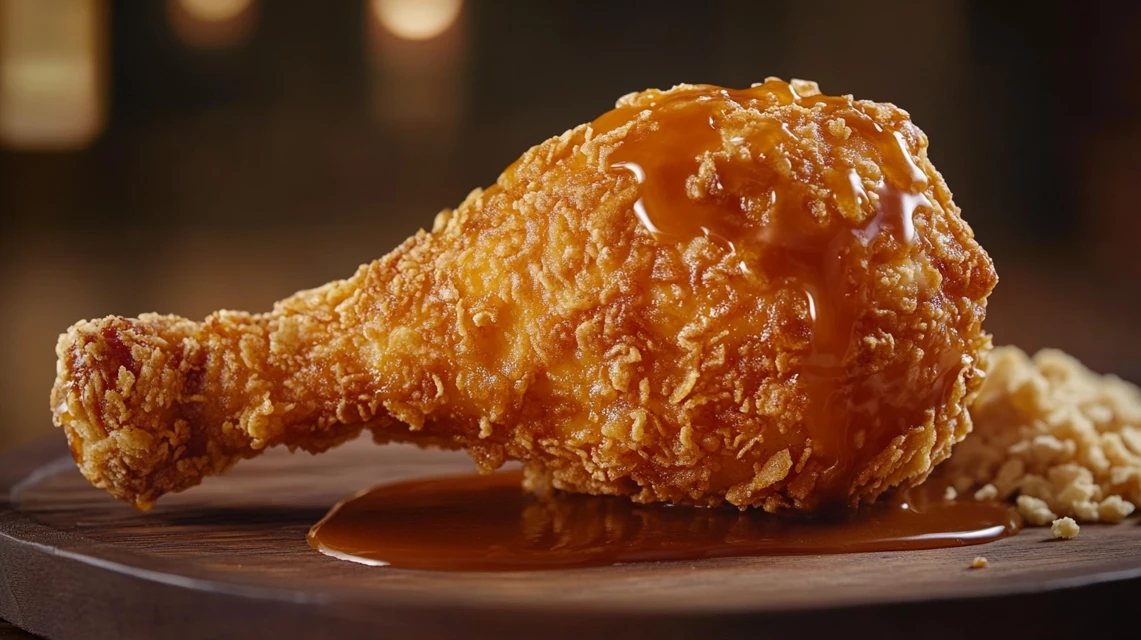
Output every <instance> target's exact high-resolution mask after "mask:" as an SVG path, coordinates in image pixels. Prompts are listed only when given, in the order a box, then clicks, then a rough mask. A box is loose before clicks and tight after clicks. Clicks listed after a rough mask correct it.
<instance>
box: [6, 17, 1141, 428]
mask: <svg viewBox="0 0 1141 640" xmlns="http://www.w3.org/2000/svg"><path fill="white" fill-rule="evenodd" d="M405 2H407V0H405ZM412 2H413V3H414V4H416V0H412ZM454 3H455V0H453V1H452V2H449V1H448V0H431V1H428V2H426V4H425V2H424V0H420V3H419V4H420V5H421V6H420V10H431V9H433V8H435V10H436V11H437V12H439V13H440V15H444V14H446V13H447V9H448V6H449V5H451V4H454ZM247 5H248V6H247ZM382 5H386V3H385V1H384V0H375V1H365V0H345V1H338V2H315V1H314V2H299V1H289V2H285V1H281V2H277V1H275V2H269V1H266V0H252V1H251V0H169V1H167V2H149V3H135V2H132V3H128V2H100V1H99V0H42V1H41V0H0V70H8V71H12V70H15V71H13V72H12V73H10V74H8V75H3V74H0V76H3V77H4V78H6V80H4V81H3V82H0V446H7V445H11V444H14V443H16V442H19V441H23V440H26V439H28V438H31V437H34V436H36V435H39V434H43V433H46V432H50V416H49V411H48V406H47V404H48V402H47V392H48V389H49V387H50V384H51V380H52V376H53V375H54V354H53V347H54V343H55V338H56V336H57V335H58V334H59V333H60V332H61V331H63V330H64V329H65V328H66V327H67V326H68V325H69V324H71V323H72V322H74V321H75V320H78V319H80V318H85V317H93V316H100V315H106V314H112V313H114V314H120V315H135V314H138V313H140V312H144V311H161V312H170V313H178V314H182V315H187V316H191V317H201V316H204V315H206V314H207V313H209V312H210V311H212V310H214V309H217V308H241V309H249V310H252V311H260V310H266V309H268V308H269V307H270V305H271V304H272V303H273V301H274V300H276V299H278V298H281V297H283V296H286V295H288V294H290V293H292V292H293V291H295V290H297V289H301V288H308V287H311V286H316V285H318V284H321V283H323V282H325V281H327V280H330V279H334V278H338V277H345V276H347V275H349V274H351V273H352V271H353V270H354V269H355V267H356V266H357V265H358V264H360V263H363V262H367V261H370V260H372V259H375V258H377V257H379V256H381V255H382V254H384V253H385V252H386V251H388V250H389V249H390V248H392V247H393V246H395V245H396V244H397V243H398V242H400V241H401V240H402V239H403V238H404V237H406V236H407V235H409V234H411V233H413V232H415V231H416V229H418V228H420V227H422V226H429V225H430V224H431V220H432V217H433V215H434V214H435V213H436V212H437V211H438V210H439V209H441V208H443V207H448V206H453V205H455V204H457V203H458V202H459V201H460V200H461V199H462V198H463V197H464V195H465V194H466V193H467V192H468V191H469V190H470V189H472V188H473V187H476V186H482V185H486V184H488V183H490V182H492V181H493V180H494V179H495V177H496V175H497V174H498V172H499V171H500V170H501V169H502V168H503V167H505V166H506V165H507V164H509V163H510V162H511V161H512V160H513V159H514V158H515V157H516V156H518V155H519V154H520V153H521V152H522V151H523V150H525V149H526V148H527V147H528V146H530V145H532V144H535V143H537V142H539V141H541V140H543V139H544V138H546V137H549V136H551V135H555V134H558V133H560V132H562V131H563V130H564V129H566V128H569V127H571V126H574V125H575V124H578V123H580V122H584V121H587V120H590V119H592V118H593V117H594V116H596V115H597V114H599V113H601V112H602V111H604V110H606V109H607V108H609V107H610V106H611V105H612V104H613V102H614V100H615V99H616V98H617V97H619V96H620V95H622V94H624V93H627V92H630V91H633V90H638V89H643V88H646V87H651V86H657V87H667V86H670V85H673V84H676V83H679V82H707V83H715V84H723V85H731V86H747V85H748V84H749V83H750V82H754V81H760V80H762V79H764V77H766V76H770V75H775V76H780V77H783V78H786V79H787V78H790V77H798V78H808V79H812V80H816V81H818V82H819V83H820V84H821V87H822V88H823V89H824V90H825V91H826V92H828V93H853V94H855V95H856V96H857V97H861V98H870V99H875V100H880V101H889V102H895V103H897V104H899V105H900V106H902V107H903V108H905V109H907V110H908V111H909V112H910V113H911V114H912V116H913V119H914V120H915V121H916V123H918V124H919V126H920V127H921V128H923V129H924V130H925V131H926V132H927V134H928V135H929V137H930V139H931V151H930V153H931V157H932V158H933V160H934V162H935V164H936V166H938V167H939V169H940V170H941V171H942V172H943V174H944V176H945V177H946V178H947V180H948V182H949V184H950V185H951V188H952V189H953V190H954V192H955V198H956V201H957V203H958V204H959V205H960V206H961V207H962V209H963V212H964V215H965V217H966V218H967V219H968V220H969V221H970V223H971V225H972V226H973V227H974V229H975V231H976V233H977V235H978V237H979V239H980V241H981V242H982V243H983V245H984V246H985V247H986V248H987V249H988V250H989V251H990V253H991V255H992V256H993V257H994V260H995V262H996V265H997V267H998V271H999V275H1000V278H1001V283H1000V285H999V288H998V290H997V292H996V293H995V295H994V296H993V298H992V301H991V305H990V319H989V321H988V324H989V326H990V328H991V331H992V332H993V333H994V334H995V336H996V340H997V341H998V342H1013V343H1016V344H1019V345H1020V346H1023V347H1024V348H1026V349H1029V350H1034V349H1037V348H1040V347H1042V346H1048V345H1052V346H1058V347H1062V348H1065V349H1067V350H1069V351H1071V352H1072V353H1074V354H1075V355H1077V356H1079V357H1081V358H1082V359H1084V360H1085V361H1087V362H1088V363H1089V364H1090V365H1091V366H1093V367H1095V368H1097V369H1101V370H1104V371H1114V372H1117V373H1119V374H1121V375H1123V376H1125V377H1129V378H1132V379H1135V380H1136V379H1141V322H1139V320H1141V305H1139V304H1138V301H1137V298H1138V294H1139V293H1141V286H1139V285H1138V280H1139V278H1141V261H1139V260H1138V259H1137V254H1138V236H1139V234H1141V215H1139V214H1141V211H1139V207H1138V196H1137V195H1136V194H1137V193H1138V187H1139V183H1141V154H1139V152H1138V151H1137V150H1138V149H1139V148H1141V38H1138V37H1137V36H1136V34H1138V33H1141V3H1134V2H1119V3H1109V2H1085V3H1051V2H1033V3H1031V2H989V1H981V0H980V1H977V2H967V1H953V0H945V1H924V2H913V1H909V0H889V1H880V2H854V1H844V0H837V1H834V2H832V1H827V0H810V1H803V0H801V1H785V2H779V1H765V2H744V1H742V2H727V1H726V2H648V1H647V2H618V1H615V2H603V1H589V2H584V1H571V0H566V1H559V2H532V1H527V0H511V1H490V0H484V1H479V0H467V2H463V3H462V7H461V9H460V11H459V14H458V17H457V18H456V19H455V21H454V22H451V23H450V24H449V25H448V26H447V28H446V29H445V30H444V31H443V32H442V33H440V34H439V35H436V36H434V37H431V38H428V39H424V40H409V39H406V38H401V37H399V36H398V35H396V33H395V32H394V31H399V26H400V23H399V20H397V23H392V20H395V18H391V12H392V11H396V12H397V13H398V14H399V10H400V9H401V6H402V5H401V2H400V1H399V0H390V2H388V3H387V5H389V6H382ZM398 5H401V6H398ZM424 6H428V9H424ZM394 7H395V8H394ZM403 8H404V9H406V10H407V8H408V7H406V6H405V7H403ZM381 9H386V10H388V11H389V13H388V14H385V13H384V12H383V11H381ZM429 12H430V11H429ZM381 15H389V16H390V18H389V21H390V23H389V24H387V25H386V24H385V23H384V22H382V20H381V19H380V18H379V16H381ZM401 15H402V16H403V19H404V21H405V22H408V21H409V20H412V24H413V26H414V25H415V24H417V23H416V20H414V19H413V18H415V16H413V18H409V17H408V15H409V14H407V12H405V13H404V14H400V15H398V16H397V17H398V18H399V17H400V16H401ZM431 17H432V16H431V15H429V16H428V17H424V16H423V15H421V16H420V17H419V18H417V19H419V20H422V21H423V20H427V21H428V22H431V20H430V18H431ZM393 24H396V27H395V28H394V27H393ZM76 42H79V43H80V44H79V45H77V44H76ZM84 43H86V44H84ZM53 47H54V48H53ZM57 50H58V51H62V52H63V53H58V51H57ZM76 52H78V53H76ZM37 56H39V57H37ZM53 56H54V57H53ZM61 56H62V57H61ZM68 56H70V57H68ZM76 56H78V58H79V59H81V60H88V62H89V63H90V65H92V66H91V67H90V69H93V70H94V71H92V72H91V73H89V74H88V76H90V78H91V82H94V83H95V85H94V89H93V90H92V91H88V92H87V94H84V93H83V92H82V91H78V90H77V89H76V87H77V86H80V85H82V83H81V82H79V81H76V80H74V78H73V76H69V75H67V73H72V74H79V76H75V77H80V76H82V73H81V72H79V71H75V69H78V68H80V67H71V66H68V65H67V64H64V63H62V62H60V61H61V60H64V59H65V58H66V59H68V60H70V59H72V58H75V57H76ZM84 56H86V58H84ZM43 60H47V61H48V62H52V61H53V60H54V61H55V62H54V63H53V64H55V66H52V64H48V65H44V64H40V62H42V61H43ZM29 61H30V62H29ZM37 61H39V62H37ZM57 63H58V64H57ZM37 65H38V66H37ZM83 68H87V67H83ZM61 69H62V70H65V71H66V73H65V72H64V71H61ZM53 74H54V75H53ZM13 78H15V80H13ZM69 78H72V79H70V80H69ZM82 86H86V85H82ZM53 92H54V93H53ZM76 95H79V97H78V98H77V97H75V96H76ZM84 95H87V97H86V98H85V97H83V96H84ZM69 96H70V97H69ZM59 101H63V103H61V104H66V105H71V108H73V111H74V112H75V113H88V114H89V115H90V113H94V114H95V115H94V116H90V117H89V121H88V120H84V121H83V122H85V123H87V124H83V122H81V125H82V126H80V125H75V126H73V127H72V129H75V128H76V127H79V129H81V130H82V131H80V133H78V134H77V133H75V132H74V131H73V132H72V134H69V135H71V138H68V139H63V140H62V141H61V140H60V139H55V138H51V136H50V135H48V134H44V133H43V132H42V131H40V133H38V134H37V133H35V131H37V130H38V129H36V127H48V130H49V133H50V127H51V126H56V127H57V128H58V127H63V129H64V130H67V127H68V126H70V125H69V122H71V123H72V124H74V122H77V121H78V120H76V119H77V118H80V116H74V115H73V116H69V115H68V113H71V112H68V111H67V110H66V109H62V107H61V108H60V109H56V108H55V105H56V103H57V102H59ZM68 101H70V102H68ZM76 101H78V102H76ZM13 105H15V106H13ZM29 105H31V106H29ZM76 105H78V106H76ZM53 109H55V110H53ZM57 111H58V112H57ZM29 113H30V114H31V115H29ZM29 118H30V119H31V120H30V121H31V122H32V124H29ZM52 118H55V120H54V121H53V120H52ZM69 118H70V120H69ZM80 119H81V118H80ZM41 120H42V121H43V122H47V123H48V124H46V125H45V124H42V122H41ZM53 122H54V124H52V123H53ZM84 127H86V128H84ZM28 131H32V134H28V135H24V134H25V133H27V132H28ZM37 135H38V136H39V138H37V137H36V136H37ZM64 137H65V138H66V136H64Z"/></svg>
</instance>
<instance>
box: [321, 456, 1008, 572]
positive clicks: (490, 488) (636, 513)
mask: <svg viewBox="0 0 1141 640" xmlns="http://www.w3.org/2000/svg"><path fill="white" fill-rule="evenodd" d="M521 481H522V476H521V474H520V473H519V472H504V473H497V474H493V475H488V476H453V477H445V478H434V479H426V480H414V481H409V482H403V483H399V484H392V485H386V486H381V487H377V488H374V489H371V490H369V491H366V492H363V493H361V494H358V495H357V496H355V497H353V498H350V499H348V500H346V501H345V502H343V503H341V504H339V505H337V506H336V507H334V509H333V510H332V511H330V513H329V515H327V516H326V517H325V518H324V519H323V520H322V521H321V522H319V523H318V524H317V525H315V526H314V527H313V529H312V530H311V531H310V533H309V544H310V546H312V547H313V548H315V549H317V550H319V551H321V552H322V553H325V554H327V555H330V556H333V557H336V558H339V559H343V560H350V561H354V562H360V563H363V564H370V565H376V566H391V567H395V568H401V569H425V570H445V571H525V570H538V569H565V568H573V567H590V566H605V565H612V564H618V563H629V562H654V561H669V560H696V559H702V558H724V557H741V556H771V555H800V554H835V553H853V552H863V551H893V550H904V549H932V548H940V547H954V546H965V545H972V544H981V543H985V542H991V541H993V540H997V539H999V538H1002V537H1005V536H1008V535H1011V534H1013V533H1015V532H1017V531H1018V529H1019V528H1020V526H1021V521H1020V520H1019V518H1018V515H1017V513H1016V512H1015V511H1014V510H1013V509H1011V507H1010V506H1009V505H1005V504H1000V503H990V502H974V501H966V502H947V501H944V500H943V498H942V487H938V486H932V487H927V488H918V489H912V490H909V491H906V492H901V493H899V494H897V495H895V496H894V497H889V498H887V499H885V500H883V501H881V502H880V503H878V504H875V505H871V506H870V507H865V508H862V509H861V510H859V511H853V512H850V513H848V514H846V515H844V516H843V517H839V518H832V519H817V520H787V519H781V518H779V517H776V516H773V515H771V514H767V513H764V512H763V511H760V510H749V511H738V510H736V509H732V508H729V509H723V508H694V507H675V506H666V505H638V504H634V503H631V502H629V501H628V500H626V499H624V498H614V497H605V496H586V495H577V494H573V495H572V494H561V493H556V494H554V495H551V496H546V497H538V496H535V495H533V494H529V493H526V492H524V491H523V490H522V489H521V485H520V483H521ZM937 489H938V491H936V490H937Z"/></svg>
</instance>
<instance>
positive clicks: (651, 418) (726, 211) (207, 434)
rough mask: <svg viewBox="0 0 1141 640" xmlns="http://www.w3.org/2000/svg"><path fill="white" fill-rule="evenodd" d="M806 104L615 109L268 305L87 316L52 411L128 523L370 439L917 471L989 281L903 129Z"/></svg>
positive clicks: (866, 476) (700, 92)
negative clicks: (252, 468)
mask: <svg viewBox="0 0 1141 640" xmlns="http://www.w3.org/2000/svg"><path fill="white" fill-rule="evenodd" d="M817 94H818V92H817V91H816V90H815V85H812V84H811V83H804V82H794V83H793V84H792V85H788V84H785V83H782V82H779V81H776V80H769V81H767V82H766V83H765V84H763V85H758V86H756V87H754V88H752V89H749V90H745V91H740V92H725V91H722V90H719V89H716V88H713V87H704V86H686V85H683V86H680V87H675V88H674V89H672V90H670V91H668V92H659V91H656V90H651V91H646V92H642V93H639V94H631V95H630V96H627V97H625V98H623V99H622V100H621V101H620V102H619V108H618V109H616V110H615V111H612V112H610V113H608V114H606V115H604V116H603V117H602V118H600V119H599V120H598V121H596V122H595V123H592V124H587V125H582V126H579V127H576V128H575V129H573V130H571V131H568V132H566V133H564V134H563V135H561V136H558V137H555V138H552V139H550V140H547V141H546V142H544V143H542V144H540V145H538V146H536V147H534V148H532V149H530V150H529V151H528V152H527V153H525V154H524V155H523V156H522V157H521V158H520V159H519V160H518V161H517V162H516V163H514V164H513V165H512V166H511V167H509V168H508V169H507V171H505V172H504V173H503V175H501V176H500V178H499V180H498V181H497V183H496V184H495V185H493V186H492V187H490V188H488V189H486V190H482V191H481V190H476V191H474V192H472V193H471V194H470V195H469V196H468V198H467V199H466V200H465V201H464V202H463V203H462V204H461V205H460V206H459V208H457V209H456V210H455V211H454V212H453V211H445V212H443V213H441V214H440V215H439V216H438V217H437V220H436V224H435V227H434V229H433V231H432V232H431V233H425V232H423V231H421V232H420V233H418V234H417V235H416V236H414V237H413V238H410V239H409V240H407V241H406V242H405V243H404V244H402V245H401V246H400V247H398V248H397V249H396V250H395V251H393V252H392V253H390V254H389V255H387V256H385V257H384V258H382V259H380V260H378V261H376V262H374V263H372V264H369V265H365V266H362V267H361V268H360V270H358V271H357V273H356V274H355V275H354V276H353V277H352V278H350V279H348V280H343V281H338V282H333V283H330V284H327V285H325V286H323V287H321V288H318V289H314V290H311V291H304V292H301V293H298V294H296V295H295V296H293V297H291V298H289V299H286V300H283V301H281V302H279V303H278V304H277V305H276V306H275V307H274V309H273V311H271V312H269V313H265V314H260V315H249V314H245V313H234V312H218V313H215V314H213V315H211V316H210V317H208V318H207V319H206V320H205V321H204V322H201V323H198V322H192V321H189V320H185V319H182V318H177V317H171V316H158V315H144V316H141V317H140V318H138V319H125V318H118V317H110V318H104V319H101V320H94V321H84V322H80V323H78V324H76V325H75V326H73V327H71V328H70V329H69V330H68V332H67V333H66V334H64V335H63V336H62V337H61V338H60V341H59V346H58V348H57V352H58V355H59V364H58V378H57V381H56V385H55V387H54V389H53V390H52V408H53V411H54V414H55V421H56V423H57V424H59V425H62V426H63V427H64V428H65V429H66V431H67V435H68V439H69V441H70V444H71V448H72V452H73V453H74V455H75V458H76V461H77V462H78V464H79V466H80V469H81V470H82V471H83V473H84V474H85V475H86V476H87V478H88V479H90V480H91V481H92V482H93V483H94V484H96V485H97V486H100V487H103V488H105V489H107V490H108V491H109V492H111V493H112V494H113V495H115V496H117V497H119V498H122V499H125V500H128V501H130V502H133V503H134V504H136V505H137V506H140V507H144V508H145V507H147V506H149V505H150V504H151V503H152V502H153V501H154V500H155V499H156V498H158V497H159V496H160V495H162V494H163V493H165V492H168V491H178V490H181V489H185V488H187V487H189V486H192V485H194V484H196V483H198V482H199V481H200V480H201V479H202V478H203V477H204V476H206V475H211V474H215V473H219V472H221V471H223V470H225V469H226V468H227V467H229V466H230V465H231V464H233V463H234V462H236V461H237V460H240V459H242V458H248V457H252V456H254V455H256V454H257V453H259V452H260V451H261V450H263V449H264V448H266V447H270V446H276V445H286V446H288V447H290V448H291V449H292V448H301V449H305V450H309V451H314V452H316V451H321V450H323V449H326V448H328V447H331V446H334V445H336V444H338V443H340V442H343V441H345V440H347V439H349V438H352V437H354V436H356V435H357V434H358V433H359V432H360V431H361V430H362V429H370V430H371V431H372V433H373V436H374V438H375V439H376V440H377V441H378V442H386V441H409V442H415V443H418V444H421V445H432V446H444V447H457V448H465V449H468V450H469V451H470V452H471V454H472V456H473V457H474V458H475V460H476V462H477V463H478V465H479V467H480V468H481V469H483V470H490V469H494V468H496V467H498V466H499V465H500V464H502V463H503V462H504V461H506V460H508V459H517V460H522V461H524V462H525V463H526V471H527V478H528V482H529V483H530V484H531V485H532V486H533V487H554V488H557V489H565V490H571V491H581V492H588V493H602V494H621V495H629V496H631V497H632V498H633V499H635V500H638V501H672V502H678V503H693V504H717V503H720V502H723V501H728V502H730V503H732V504H735V505H738V506H742V507H744V506H761V507H763V508H765V509H767V510H770V511H775V510H777V509H779V508H782V507H793V508H799V509H811V508H814V507H816V506H818V505H819V504H820V503H822V502H825V501H832V500H842V501H845V502H849V503H853V502H857V501H859V500H861V499H873V498H874V497H875V496H876V495H878V494H879V493H881V492H882V491H884V490H885V489H887V488H888V487H890V486H892V485H896V484H899V483H902V482H914V481H917V480H921V479H922V478H924V477H925V476H926V474H927V473H928V472H929V471H930V469H931V467H932V466H933V465H934V464H936V463H937V462H939V461H940V460H942V459H944V458H945V457H947V455H949V453H950V448H951V446H952V445H953V444H954V443H955V442H957V441H958V440H960V439H961V438H962V437H963V436H964V435H965V434H966V433H967V431H968V430H969V428H970V419H969V416H968V415H967V413H966V411H965V407H966V405H967V403H968V402H969V400H970V398H971V397H972V396H973V394H974V393H975V391H976V389H977V386H978V377H977V375H976V373H977V368H978V366H979V358H980V355H981V354H982V353H983V352H984V351H985V350H986V349H987V348H988V347H989V340H988V338H987V336H986V335H985V334H984V333H982V331H981V328H980V324H981V322H982V320H983V316H984V314H985V300H986V297H987V295H988V294H989V293H990V291H991V289H992V288H993V287H994V285H995V282H996V278H995V274H994V270H993V268H992V266H991V263H990V260H989V258H988V257H987V255H986V253H985V252H984V251H983V250H982V249H981V248H980V247H979V246H978V244H976V243H975V241H974V239H973V236H972V233H971V231H970V229H969V228H968V227H967V225H966V223H965V222H963V220H962V219H961V218H960V216H959V211H958V209H957V208H956V207H955V205H954V203H953V202H952V201H951V194H950V191H949V190H948V189H947V186H946V184H945V183H944V182H943V180H942V178H941V176H940V175H939V174H938V173H937V172H936V171H935V169H934V167H933V166H932V165H931V164H930V162H929V161H928V159H927V152H926V147H927V140H926V137H925V136H924V135H923V133H922V132H921V131H919V129H917V128H916V127H915V126H914V125H912V124H911V122H910V120H909V118H908V116H907V114H906V113H905V112H903V111H900V110H899V109H896V108H895V107H893V106H891V105H885V104H876V103H871V102H863V101H853V100H852V99H851V98H850V97H845V98H827V97H824V96H819V95H817ZM694 127H698V128H699V129H700V130H698V129H695V128H694ZM679 181H680V182H679ZM679 185H680V186H679Z"/></svg>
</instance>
